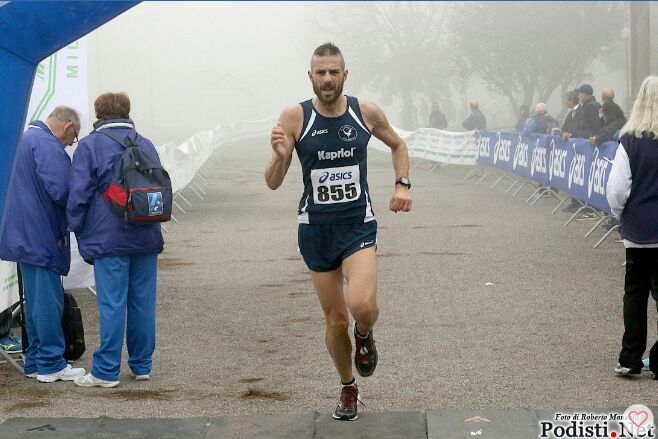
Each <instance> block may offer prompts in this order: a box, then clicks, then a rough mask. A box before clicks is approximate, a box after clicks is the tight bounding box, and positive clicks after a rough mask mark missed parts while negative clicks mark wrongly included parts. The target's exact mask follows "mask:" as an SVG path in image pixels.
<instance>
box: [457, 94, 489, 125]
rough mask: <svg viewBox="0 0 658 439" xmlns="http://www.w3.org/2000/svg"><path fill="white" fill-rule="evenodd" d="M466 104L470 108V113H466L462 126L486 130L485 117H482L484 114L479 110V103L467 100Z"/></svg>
mask: <svg viewBox="0 0 658 439" xmlns="http://www.w3.org/2000/svg"><path fill="white" fill-rule="evenodd" d="M468 106H469V107H470V109H471V114H469V115H468V117H467V118H466V120H465V121H464V123H462V126H463V127H464V128H465V129H467V130H468V131H471V130H486V129H487V119H486V118H485V117H484V114H482V112H481V111H480V105H479V104H478V103H477V102H475V101H473V102H469V104H468Z"/></svg>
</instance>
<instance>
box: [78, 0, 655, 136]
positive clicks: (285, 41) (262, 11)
mask: <svg viewBox="0 0 658 439" xmlns="http://www.w3.org/2000/svg"><path fill="white" fill-rule="evenodd" d="M655 9H656V8H655V7H653V6H652V10H655ZM653 13H654V12H653V11H652V14H653ZM628 16H629V14H628V4H627V3H594V2H586V3H564V2H551V3H545V2H538V3H532V2H528V3H523V2H513V3H503V2H494V3H484V2H483V3H475V2H471V3H442V2H439V3H427V2H424V3H408V2H404V3H403V2H388V3H373V2H364V3H339V2H326V3H306V2H304V3H300V2H289V3H274V2H272V3H270V2H262V3H257V2H248V3H225V2H217V3H214V2H144V3H141V4H139V5H137V6H136V7H134V8H133V9H131V10H129V11H128V12H126V13H124V14H122V15H120V16H119V17H117V18H116V19H114V20H113V21H111V22H109V23H108V24H106V25H104V26H103V27H101V28H99V29H98V30H96V31H95V32H93V33H92V34H90V37H89V38H90V40H89V84H90V101H91V102H90V106H91V105H92V103H93V99H94V98H95V97H96V96H97V95H98V94H99V93H102V92H106V91H125V92H127V93H128V94H129V95H130V97H131V100H132V112H131V116H132V117H133V119H134V120H135V122H136V124H137V127H138V129H139V130H140V131H141V132H143V133H144V134H145V135H146V136H149V137H150V138H152V139H153V140H154V141H155V142H156V143H164V142H167V141H175V142H179V143H180V142H182V141H183V140H185V139H186V138H188V137H189V136H190V135H192V134H193V133H195V132H196V131H199V130H203V129H210V128H213V127H215V126H216V125H218V124H221V123H231V122H239V121H246V120H258V119H263V118H276V117H277V116H278V115H279V113H280V111H281V109H282V108H283V107H284V106H286V105H291V104H294V103H296V102H300V101H302V100H305V99H308V98H310V97H312V89H311V86H310V83H309V81H308V78H307V75H306V72H307V70H308V68H309V59H310V56H311V53H312V51H313V49H314V48H315V47H316V46H318V45H319V44H321V43H323V42H326V41H333V42H334V43H335V44H337V45H338V46H339V47H340V48H341V49H342V51H343V54H344V56H345V59H346V63H347V68H348V69H349V72H350V73H349V77H348V80H347V83H346V86H345V92H346V93H348V94H355V95H357V96H358V97H359V98H361V99H369V100H374V101H375V102H378V103H379V104H380V105H381V106H382V107H383V108H384V109H385V111H386V113H387V115H388V116H389V119H390V120H391V122H392V123H393V124H394V125H396V126H398V127H400V128H404V129H415V128H418V127H422V126H426V125H427V120H428V115H429V112H430V109H431V102H432V101H433V100H436V101H437V102H439V103H440V105H441V108H442V110H443V111H444V112H445V113H446V115H447V117H448V129H450V130H454V131H462V128H461V122H462V121H463V119H464V118H465V117H466V116H467V114H468V106H467V102H468V101H469V100H477V101H479V102H480V108H481V109H482V111H483V112H484V113H485V115H486V116H487V120H488V126H489V128H492V129H498V128H502V129H505V128H511V127H513V126H514V124H515V123H516V120H517V109H518V106H519V105H521V104H528V105H531V106H534V104H536V103H537V102H540V101H544V102H547V103H548V105H549V112H550V114H552V115H554V116H556V117H561V116H562V115H563V114H564V108H563V104H562V102H563V94H564V93H565V92H566V91H567V90H570V89H573V88H575V87H577V86H578V85H579V84H581V83H583V82H586V83H589V84H591V85H592V86H593V87H594V92H595V96H596V97H597V99H599V100H600V93H601V88H602V87H613V88H614V89H615V92H616V96H617V97H616V101H617V102H618V103H619V104H620V105H621V106H622V108H624V110H627V109H628V108H627V105H628V102H627V96H626V89H627V85H626V77H627V76H626V75H627V70H626V69H627V61H626V56H627V52H626V50H627V48H626V45H627V40H625V39H624V35H625V33H624V30H623V29H624V27H628V25H629V23H628V21H629V19H628ZM652 38H653V35H652Z"/></svg>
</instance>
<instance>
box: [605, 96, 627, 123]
mask: <svg viewBox="0 0 658 439" xmlns="http://www.w3.org/2000/svg"><path fill="white" fill-rule="evenodd" d="M606 102H610V110H609V116H610V118H611V119H624V120H626V115H625V114H624V110H622V109H621V107H620V106H619V105H618V104H617V103H616V102H615V91H614V90H613V89H611V88H610V87H607V88H604V89H603V90H601V105H603V104H605V103H606ZM599 122H600V124H601V126H603V125H605V121H604V120H603V117H600V118H599Z"/></svg>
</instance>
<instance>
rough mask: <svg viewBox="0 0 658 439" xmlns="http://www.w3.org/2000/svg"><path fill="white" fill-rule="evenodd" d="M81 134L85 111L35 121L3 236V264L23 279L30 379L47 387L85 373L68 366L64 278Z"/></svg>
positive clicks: (21, 154)
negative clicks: (73, 153) (71, 149)
mask: <svg viewBox="0 0 658 439" xmlns="http://www.w3.org/2000/svg"><path fill="white" fill-rule="evenodd" d="M79 131H80V118H79V116H78V113H77V112H76V111H75V110H74V109H72V108H69V107H65V106H60V107H56V108H55V109H54V110H53V112H52V113H51V114H50V115H49V116H48V118H47V119H46V121H45V122H41V121H38V120H37V121H34V122H30V124H29V125H28V129H27V131H26V132H25V134H23V138H22V139H21V143H20V146H19V147H18V150H17V152H16V159H15V160H16V162H15V164H14V173H13V178H12V180H11V185H10V187H9V191H8V192H7V199H6V201H5V208H4V212H3V215H4V224H3V227H2V231H1V232H0V233H1V234H0V259H4V260H5V261H15V262H18V267H19V269H20V271H21V274H22V279H23V290H24V292H25V329H26V331H27V340H28V343H29V347H28V348H27V350H26V352H25V363H24V366H25V367H24V370H25V375H26V376H27V377H28V378H35V377H36V379H37V380H38V381H40V382H44V383H52V382H54V381H58V380H62V381H72V380H74V379H75V378H76V377H78V376H82V375H84V373H85V370H84V369H82V368H72V367H71V366H70V365H69V364H67V363H66V360H64V346H65V342H64V333H63V332H62V311H63V309H64V289H63V288H62V282H61V279H60V276H65V275H66V274H67V273H68V272H69V265H70V262H71V249H70V247H69V233H68V231H67V227H66V199H67V197H68V194H69V174H70V171H71V160H70V158H69V156H68V154H67V153H66V151H65V148H66V145H72V144H73V143H75V142H76V141H77V140H78V132H79Z"/></svg>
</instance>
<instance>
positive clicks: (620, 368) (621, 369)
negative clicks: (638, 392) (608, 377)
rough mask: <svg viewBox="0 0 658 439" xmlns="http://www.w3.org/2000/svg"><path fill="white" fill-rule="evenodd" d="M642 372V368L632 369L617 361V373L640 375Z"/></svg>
mask: <svg viewBox="0 0 658 439" xmlns="http://www.w3.org/2000/svg"><path fill="white" fill-rule="evenodd" d="M641 372H642V370H641V369H631V368H630V367H624V366H622V365H621V363H617V365H616V366H615V373H617V374H619V375H639V374H640V373H641Z"/></svg>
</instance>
